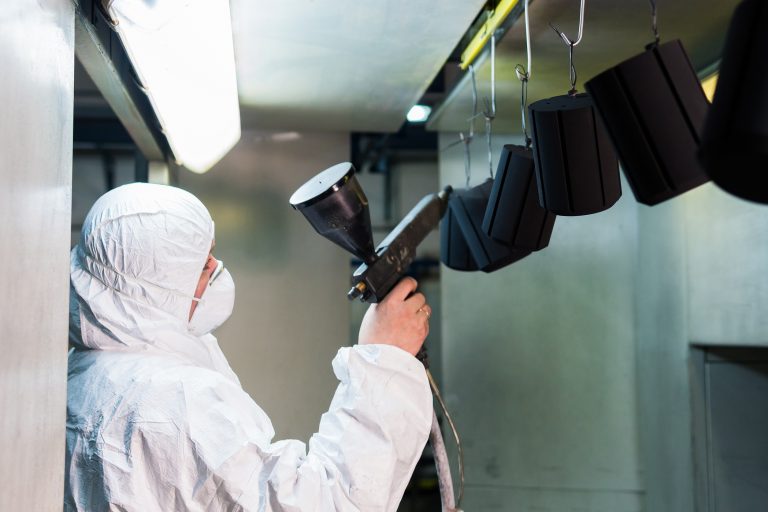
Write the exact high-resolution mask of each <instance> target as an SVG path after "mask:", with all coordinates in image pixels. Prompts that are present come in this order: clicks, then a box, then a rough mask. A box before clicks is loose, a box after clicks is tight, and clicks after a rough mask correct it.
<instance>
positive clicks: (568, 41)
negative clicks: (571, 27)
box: [549, 0, 587, 96]
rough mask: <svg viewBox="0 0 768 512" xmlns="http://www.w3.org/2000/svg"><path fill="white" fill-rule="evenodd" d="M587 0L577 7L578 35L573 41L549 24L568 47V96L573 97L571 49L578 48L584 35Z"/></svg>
mask: <svg viewBox="0 0 768 512" xmlns="http://www.w3.org/2000/svg"><path fill="white" fill-rule="evenodd" d="M586 1H587V0H581V6H580V7H579V35H578V37H577V38H576V39H575V40H574V39H571V38H570V37H568V36H567V35H566V34H565V33H564V32H563V31H562V30H560V29H559V28H557V27H556V26H554V25H553V24H551V23H550V24H549V26H550V27H552V30H554V31H555V32H556V33H557V35H558V36H560V39H562V40H563V42H564V43H565V44H566V45H567V46H568V63H569V73H568V74H569V76H570V80H571V89H570V90H569V91H568V94H569V95H571V96H573V95H574V94H576V92H577V91H576V78H577V75H576V66H575V64H574V62H573V49H574V47H576V46H578V45H579V43H580V42H581V38H582V36H583V35H584V10H585V9H584V8H585V4H586Z"/></svg>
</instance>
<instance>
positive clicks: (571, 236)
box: [440, 134, 768, 512]
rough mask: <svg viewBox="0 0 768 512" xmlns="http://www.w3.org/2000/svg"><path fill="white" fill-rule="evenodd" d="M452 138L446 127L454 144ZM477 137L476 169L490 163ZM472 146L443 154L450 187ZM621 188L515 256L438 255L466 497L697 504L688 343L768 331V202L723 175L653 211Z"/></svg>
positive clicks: (484, 501) (600, 506)
mask: <svg viewBox="0 0 768 512" xmlns="http://www.w3.org/2000/svg"><path fill="white" fill-rule="evenodd" d="M455 139H456V136H455V135H454V134H442V135H441V147H445V146H447V145H448V144H449V143H450V142H453V141H454V140H455ZM503 139H505V138H504V137H503V136H497V137H495V141H494V155H498V154H499V151H500V145H501V142H502V140H503ZM512 140H514V138H506V141H512ZM517 141H518V142H519V139H518V140H517ZM477 146H480V145H479V144H478V145H477ZM477 146H476V147H474V148H473V163H474V165H473V168H474V169H475V174H476V176H475V177H474V179H473V182H474V183H477V182H479V181H480V180H481V179H484V177H485V175H486V163H485V161H484V158H485V157H484V155H483V153H484V151H483V150H482V147H477ZM462 158H463V155H462V150H461V148H460V147H457V148H454V149H449V150H446V151H443V152H442V153H441V163H440V177H441V183H442V184H454V185H456V184H458V185H461V184H462V183H463V180H464V178H463V162H462ZM477 175H479V176H477ZM623 188H624V196H623V197H622V199H621V200H620V201H619V202H618V203H617V204H616V205H615V206H614V207H613V208H611V209H610V210H609V211H607V212H603V213H600V214H596V215H592V216H588V217H581V218H579V217H576V218H565V217H559V218H558V219H557V222H556V224H555V228H554V233H553V236H552V241H551V243H550V246H549V248H547V249H545V250H544V251H542V252H541V253H539V254H534V255H532V256H530V257H529V258H527V259H525V260H523V261H521V262H518V263H516V264H514V265H512V266H511V267H508V268H506V269H504V270H501V271H499V272H497V273H494V274H491V275H482V274H463V273H460V272H455V271H451V270H448V269H446V268H443V269H442V299H443V304H442V307H443V341H444V347H443V351H444V381H445V385H446V390H447V394H448V398H449V402H450V404H451V405H452V406H453V408H454V409H456V411H457V412H456V415H457V421H458V423H459V428H460V430H461V432H462V434H463V436H464V442H465V445H466V451H467V482H468V490H467V499H466V508H470V507H471V508H477V509H482V510H521V511H525V510H549V511H570V510H574V509H575V510H590V511H611V512H616V511H625V510H626V511H630V510H641V509H642V510H648V511H652V512H666V511H670V512H681V511H682V512H692V511H693V510H695V506H696V505H699V506H702V505H703V501H702V500H704V501H706V496H705V492H703V491H702V487H701V482H702V477H705V476H706V471H705V470H706V468H703V467H702V464H703V462H702V461H704V460H706V459H705V454H704V453H703V450H705V449H706V443H704V444H702V443H701V442H700V441H701V440H699V439H696V438H695V436H694V431H693V430H692V425H694V424H696V423H697V422H701V421H702V419H701V416H702V415H705V414H706V411H702V410H694V409H693V407H692V397H694V398H697V399H698V398H700V396H701V394H702V393H703V392H704V390H702V389H699V388H696V387H695V386H693V387H692V384H691V381H692V375H691V369H690V368H691V360H692V358H693V357H697V356H696V355H695V350H693V351H692V345H693V344H701V345H718V346H719V345H734V346H768V320H766V314H765V312H766V311H768V208H766V207H765V206H761V205H756V204H751V203H747V202H745V201H742V200H739V199H736V198H734V197H731V196H729V195H728V194H726V193H724V192H722V191H721V190H719V189H718V188H717V187H716V186H714V185H712V184H708V185H705V186H702V187H700V188H698V189H696V190H694V191H691V192H689V193H688V194H686V195H684V196H682V197H680V198H677V199H675V200H672V201H668V202H666V203H663V204H661V205H658V206H655V207H653V208H650V207H647V206H644V205H640V204H638V203H636V201H635V200H634V197H633V195H632V192H631V190H629V188H628V186H627V185H626V182H623ZM698 357H700V356H698ZM697 478H698V479H699V480H697ZM697 486H698V487H697ZM704 490H706V488H704ZM697 510H703V509H701V508H699V509H697Z"/></svg>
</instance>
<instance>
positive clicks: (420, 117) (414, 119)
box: [405, 105, 432, 123]
mask: <svg viewBox="0 0 768 512" xmlns="http://www.w3.org/2000/svg"><path fill="white" fill-rule="evenodd" d="M431 113H432V107H428V106H427V105H414V106H412V107H411V110H409V111H408V114H407V115H406V116H405V118H406V119H408V122H409V123H423V122H426V120H427V119H429V114H431Z"/></svg>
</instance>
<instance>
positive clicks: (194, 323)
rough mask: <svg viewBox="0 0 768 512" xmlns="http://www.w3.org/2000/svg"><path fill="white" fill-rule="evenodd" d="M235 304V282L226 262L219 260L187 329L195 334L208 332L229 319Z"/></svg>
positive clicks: (200, 334) (199, 334)
mask: <svg viewBox="0 0 768 512" xmlns="http://www.w3.org/2000/svg"><path fill="white" fill-rule="evenodd" d="M234 306H235V282H234V281H233V280H232V275H231V274H230V273H229V271H228V270H227V269H225V268H224V263H222V262H221V261H219V265H218V267H217V268H216V270H215V271H214V272H213V275H212V276H211V280H210V281H208V286H207V287H206V288H205V291H203V295H202V297H201V298H200V299H199V300H198V301H197V307H196V308H195V312H194V313H192V319H191V320H190V321H189V325H188V327H187V329H188V330H189V332H190V333H192V334H194V335H195V336H202V335H204V334H208V333H209V332H211V331H213V330H214V329H216V328H218V327H219V326H221V324H223V323H224V322H226V321H227V318H229V316H230V315H231V314H232V308H233V307H234Z"/></svg>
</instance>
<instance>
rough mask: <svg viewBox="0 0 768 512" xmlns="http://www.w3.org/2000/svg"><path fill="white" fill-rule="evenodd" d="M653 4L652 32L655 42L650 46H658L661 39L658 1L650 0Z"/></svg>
mask: <svg viewBox="0 0 768 512" xmlns="http://www.w3.org/2000/svg"><path fill="white" fill-rule="evenodd" d="M648 1H649V2H650V4H651V30H653V37H654V40H655V41H654V42H653V43H651V44H650V45H649V46H658V45H659V41H660V40H661V38H660V37H659V27H658V25H657V23H656V21H657V18H656V0H648Z"/></svg>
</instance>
